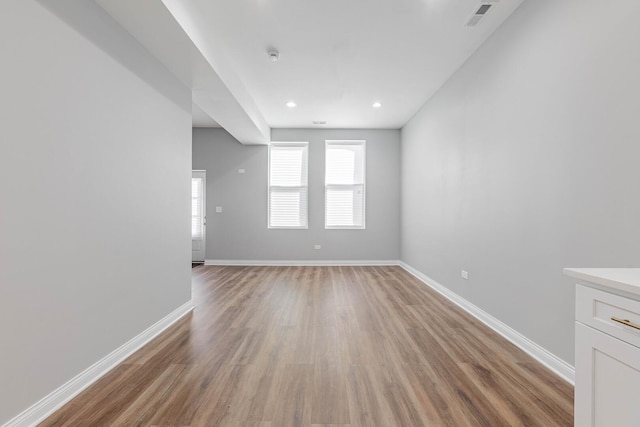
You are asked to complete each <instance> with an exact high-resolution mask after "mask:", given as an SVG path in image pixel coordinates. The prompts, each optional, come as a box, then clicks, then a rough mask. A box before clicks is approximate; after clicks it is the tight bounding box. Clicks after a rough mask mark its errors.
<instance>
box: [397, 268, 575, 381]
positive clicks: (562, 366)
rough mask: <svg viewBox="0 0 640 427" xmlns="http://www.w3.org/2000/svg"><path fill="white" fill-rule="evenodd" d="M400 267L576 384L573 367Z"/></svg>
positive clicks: (511, 329) (450, 294)
mask: <svg viewBox="0 0 640 427" xmlns="http://www.w3.org/2000/svg"><path fill="white" fill-rule="evenodd" d="M398 265H399V266H400V267H402V268H404V269H405V270H406V271H408V272H409V273H411V274H412V275H413V276H415V277H416V278H418V279H419V280H420V281H422V282H424V283H425V284H426V285H427V286H429V287H431V288H432V289H434V290H435V291H436V292H438V293H440V294H441V295H442V296H444V297H445V298H447V299H448V300H450V301H451V302H453V303H454V304H456V305H457V306H458V307H460V308H462V309H463V310H465V311H466V312H467V313H469V314H471V315H472V316H473V317H475V318H476V319H478V320H480V321H481V322H482V323H484V324H485V325H487V326H488V327H490V328H491V329H493V330H494V331H496V332H497V333H498V334H500V335H502V336H503V337H504V338H506V339H507V340H509V341H511V342H512V343H513V344H515V345H516V346H517V347H519V348H520V349H521V350H523V351H524V352H525V353H527V354H529V355H530V356H531V357H533V358H534V359H536V360H537V361H538V362H540V363H542V364H543V365H544V366H546V367H547V368H549V369H551V370H552V371H553V372H555V373H556V374H557V375H558V376H560V377H561V378H562V379H564V380H565V381H567V382H568V383H570V384H575V368H574V367H573V366H571V365H570V364H568V363H567V362H565V361H564V360H562V359H560V358H559V357H557V356H556V355H554V354H553V353H551V352H549V351H548V350H547V349H545V348H544V347H541V346H540V345H538V344H536V343H535V342H533V341H531V340H530V339H529V338H527V337H525V336H524V335H522V334H521V333H520V332H518V331H516V330H515V329H513V328H511V327H510V326H508V325H507V324H505V323H503V322H501V321H500V320H498V319H496V318H495V317H493V316H492V315H490V314H489V313H487V312H486V311H484V310H482V309H480V308H478V307H477V306H475V305H473V304H472V303H470V302H469V301H467V300H466V299H464V298H462V297H461V296H460V295H458V294H456V293H455V292H453V291H451V290H450V289H448V288H446V287H445V286H443V285H441V284H440V283H438V282H436V281H435V280H433V279H431V278H430V277H428V276H426V275H425V274H423V273H421V272H420V271H418V270H416V269H415V268H413V267H411V266H410V265H408V264H406V263H405V262H402V261H400V263H399V264H398Z"/></svg>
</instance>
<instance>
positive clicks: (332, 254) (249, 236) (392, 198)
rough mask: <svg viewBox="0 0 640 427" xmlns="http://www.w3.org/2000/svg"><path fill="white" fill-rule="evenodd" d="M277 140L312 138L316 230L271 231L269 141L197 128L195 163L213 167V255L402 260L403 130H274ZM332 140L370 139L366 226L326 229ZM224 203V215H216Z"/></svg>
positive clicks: (311, 198) (210, 193)
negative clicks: (254, 142) (327, 150)
mask: <svg viewBox="0 0 640 427" xmlns="http://www.w3.org/2000/svg"><path fill="white" fill-rule="evenodd" d="M271 139H272V140H273V141H308V142H309V229H307V230H280V229H278V230H273V229H272V230H269V229H268V228H267V186H268V179H267V169H268V158H267V157H268V148H267V147H266V146H244V145H241V144H240V143H238V142H237V141H236V140H235V139H234V138H233V137H232V136H230V135H229V134H228V133H227V132H226V131H224V130H223V129H204V128H201V129H199V128H196V129H194V130H193V168H194V169H206V170H207V253H206V259H209V260H395V259H398V257H399V254H400V240H399V239H400V171H399V167H400V131H398V130H316V129H274V130H273V131H272V136H271ZM326 139H365V140H366V141H367V195H366V203H367V206H366V209H367V211H366V216H367V218H366V226H367V228H366V230H325V229H324V141H325V140H326ZM238 169H245V171H246V172H245V173H244V174H239V173H238ZM216 206H222V208H223V212H222V213H215V207H216ZM314 244H320V245H321V246H322V249H320V250H314V249H313V246H314Z"/></svg>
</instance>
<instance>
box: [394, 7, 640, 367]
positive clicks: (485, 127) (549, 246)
mask: <svg viewBox="0 0 640 427" xmlns="http://www.w3.org/2000/svg"><path fill="white" fill-rule="evenodd" d="M639 14H640V2H638V1H636V0H620V1H616V2H597V1H583V0H566V1H555V0H538V1H529V2H524V3H523V4H522V6H521V7H520V8H519V9H518V10H517V11H516V12H515V13H514V15H512V17H511V18H509V20H507V22H506V23H505V24H504V25H503V26H502V27H501V28H500V29H498V31H497V32H496V33H495V34H494V35H493V36H492V37H491V38H490V39H489V40H488V41H487V43H486V44H485V45H484V46H482V47H481V48H480V49H479V50H478V51H477V53H476V54H475V55H474V56H473V57H472V58H471V59H470V60H469V61H468V62H467V63H466V64H465V65H464V66H463V67H462V68H461V69H460V70H459V71H458V72H457V73H456V74H455V75H454V76H453V77H452V78H451V79H450V80H449V82H448V83H447V84H446V85H445V86H444V87H443V88H442V89H441V90H440V91H439V92H438V93H437V94H436V96H435V97H434V98H432V99H431V100H430V101H429V102H428V103H427V104H426V105H425V106H424V107H423V108H422V109H421V110H420V111H419V112H418V113H417V114H416V115H415V117H413V119H412V120H410V122H409V123H408V124H407V125H406V126H405V127H404V128H403V130H402V183H403V192H402V197H403V203H402V239H401V241H402V259H403V260H404V261H406V262H407V263H408V264H410V265H412V266H414V267H415V268H417V269H418V270H420V271H422V272H423V273H425V274H426V275H428V276H430V277H432V278H433V279H435V280H437V281H439V282H440V283H442V284H443V285H445V286H447V287H448V288H450V289H451V290H453V291H454V292H456V293H458V294H460V295H462V296H463V297H464V298H466V299H468V300H469V301H471V302H472V303H474V304H476V305H477V306H479V307H480V308H482V309H484V310H485V311H487V312H489V313H490V314H492V315H494V316H495V317H497V318H498V319H500V320H502V321H503V322H505V323H507V324H508V325H510V326H511V327H513V328H515V329H516V330H518V331H519V332H521V333H523V334H524V335H525V336H527V337H529V338H530V339H532V340H533V341H535V342H537V343H538V344H540V345H542V346H543V347H545V348H547V349H548V350H550V351H551V352H553V353H555V354H556V355H557V356H559V357H560V358H562V359H564V360H566V361H568V362H570V363H571V362H573V328H574V324H573V317H574V308H573V304H574V297H573V292H574V289H573V281H572V280H571V279H568V278H565V277H564V276H563V275H562V268H563V267H616V266H618V267H622V266H625V267H634V266H635V267H637V266H638V262H639V261H640V226H639V222H640V198H639V197H638V195H640V167H638V159H640V121H639V120H638V118H639V117H640V80H639V79H638V76H640V49H638V41H639V40H640V27H639V26H638V25H637V20H636V17H637V16H638V15H639ZM461 269H465V270H468V271H469V280H468V281H465V280H462V279H461V277H460V270H461Z"/></svg>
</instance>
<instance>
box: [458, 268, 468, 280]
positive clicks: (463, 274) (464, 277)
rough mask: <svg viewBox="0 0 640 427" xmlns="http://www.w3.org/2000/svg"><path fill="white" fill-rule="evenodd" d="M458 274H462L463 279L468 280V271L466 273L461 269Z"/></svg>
mask: <svg viewBox="0 0 640 427" xmlns="http://www.w3.org/2000/svg"><path fill="white" fill-rule="evenodd" d="M460 276H462V278H463V279H465V280H468V279H469V273H467V272H466V271H464V270H462V271H461V272H460Z"/></svg>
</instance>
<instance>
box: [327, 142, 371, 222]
mask: <svg viewBox="0 0 640 427" xmlns="http://www.w3.org/2000/svg"><path fill="white" fill-rule="evenodd" d="M325 148H326V150H325V161H326V165H325V226H324V227H325V228H365V226H364V217H365V216H364V211H365V209H364V208H365V141H326V146H325Z"/></svg>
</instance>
